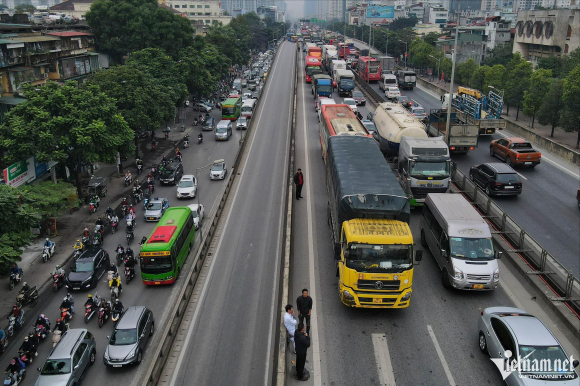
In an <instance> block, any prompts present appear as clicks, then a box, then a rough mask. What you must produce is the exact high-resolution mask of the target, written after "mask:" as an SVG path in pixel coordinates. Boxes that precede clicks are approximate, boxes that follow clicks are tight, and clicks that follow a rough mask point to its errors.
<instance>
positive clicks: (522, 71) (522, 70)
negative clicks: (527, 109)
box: [505, 61, 533, 121]
mask: <svg viewBox="0 0 580 386" xmlns="http://www.w3.org/2000/svg"><path fill="white" fill-rule="evenodd" d="M532 72H533V69H532V64H531V63H529V62H526V61H522V62H521V63H520V64H518V65H517V66H516V67H515V68H514V69H513V70H512V71H510V72H509V75H507V77H508V80H507V82H506V83H505V87H506V91H505V100H506V103H507V104H508V105H512V106H516V108H517V110H516V121H517V120H518V117H519V113H520V107H521V105H522V102H523V100H524V93H525V92H526V90H527V89H528V87H529V86H530V77H531V76H532Z"/></svg>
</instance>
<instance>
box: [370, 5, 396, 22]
mask: <svg viewBox="0 0 580 386" xmlns="http://www.w3.org/2000/svg"><path fill="white" fill-rule="evenodd" d="M394 17H395V7H393V6H385V5H369V6H368V7H367V18H381V19H384V18H386V19H388V18H391V19H392V18H394Z"/></svg>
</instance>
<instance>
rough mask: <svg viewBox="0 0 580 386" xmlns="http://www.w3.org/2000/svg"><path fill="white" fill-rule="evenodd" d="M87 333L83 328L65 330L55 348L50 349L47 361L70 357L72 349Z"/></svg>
mask: <svg viewBox="0 0 580 386" xmlns="http://www.w3.org/2000/svg"><path fill="white" fill-rule="evenodd" d="M86 332H87V330H86V329H84V328H73V329H70V330H67V331H66V332H65V333H64V334H63V335H62V336H61V338H60V341H59V342H58V344H57V345H56V347H55V348H53V349H52V351H51V353H50V355H49V356H48V359H64V358H70V357H71V356H72V351H73V349H74V348H75V347H76V346H77V344H78V343H79V341H80V340H82V337H83V336H85V333H86Z"/></svg>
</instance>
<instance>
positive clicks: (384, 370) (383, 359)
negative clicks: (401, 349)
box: [372, 334, 396, 386]
mask: <svg viewBox="0 0 580 386" xmlns="http://www.w3.org/2000/svg"><path fill="white" fill-rule="evenodd" d="M372 337H373V348H374V349H375V360H376V361H377V371H378V373H379V382H380V384H381V385H382V386H396V382H395V373H394V372H393V365H392V364H391V355H390V354H389V345H388V344H387V337H386V336H385V334H372Z"/></svg>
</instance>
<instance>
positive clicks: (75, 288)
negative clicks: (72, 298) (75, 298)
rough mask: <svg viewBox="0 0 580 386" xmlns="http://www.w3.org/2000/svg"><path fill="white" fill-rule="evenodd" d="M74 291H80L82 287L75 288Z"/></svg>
mask: <svg viewBox="0 0 580 386" xmlns="http://www.w3.org/2000/svg"><path fill="white" fill-rule="evenodd" d="M73 289H74V290H80V289H81V287H73Z"/></svg>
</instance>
